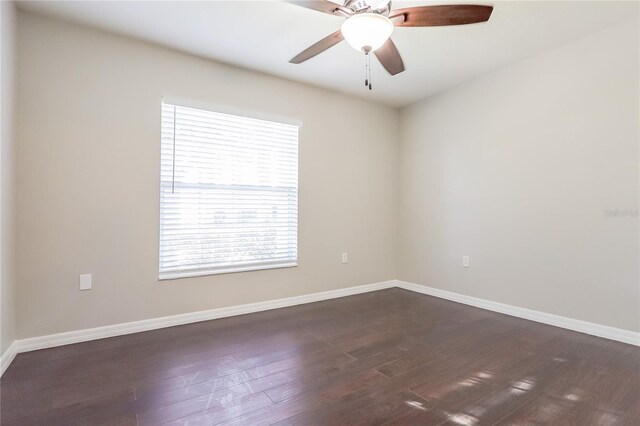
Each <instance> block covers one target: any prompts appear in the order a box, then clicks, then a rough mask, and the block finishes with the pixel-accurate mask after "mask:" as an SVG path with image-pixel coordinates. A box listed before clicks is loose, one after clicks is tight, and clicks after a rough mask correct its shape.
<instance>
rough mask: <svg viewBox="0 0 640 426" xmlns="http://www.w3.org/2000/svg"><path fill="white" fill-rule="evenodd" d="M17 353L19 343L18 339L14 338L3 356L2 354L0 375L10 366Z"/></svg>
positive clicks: (0, 357)
mask: <svg viewBox="0 0 640 426" xmlns="http://www.w3.org/2000/svg"><path fill="white" fill-rule="evenodd" d="M16 355H18V344H17V343H16V340H14V341H13V342H11V344H10V345H9V347H8V348H7V350H6V351H4V353H3V354H2V356H0V376H2V375H3V374H4V372H5V371H6V370H7V368H9V364H11V361H13V359H14V358H15V357H16Z"/></svg>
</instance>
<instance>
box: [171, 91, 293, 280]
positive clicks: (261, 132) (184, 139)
mask: <svg viewBox="0 0 640 426" xmlns="http://www.w3.org/2000/svg"><path fill="white" fill-rule="evenodd" d="M161 145H162V146H161V163H162V164H161V179H160V181H161V184H160V186H161V188H160V279H171V278H179V277H187V276H196V275H208V274H215V273H226V272H237V271H248V270H256V269H269V268H280V267H290V266H296V264H297V258H298V244H297V242H298V126H295V125H291V124H283V123H277V122H272V121H265V120H258V119H255V118H248V117H241V116H237V115H230V114H223V113H219V112H212V111H205V110H200V109H193V108H187V107H183V106H178V105H171V104H167V103H164V104H163V105H162V143H161Z"/></svg>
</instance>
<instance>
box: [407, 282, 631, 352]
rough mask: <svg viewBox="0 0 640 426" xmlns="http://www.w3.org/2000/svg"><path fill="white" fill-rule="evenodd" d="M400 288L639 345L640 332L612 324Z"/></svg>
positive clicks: (419, 288)
mask: <svg viewBox="0 0 640 426" xmlns="http://www.w3.org/2000/svg"><path fill="white" fill-rule="evenodd" d="M397 287H400V288H403V289H405V290H410V291H415V292H417V293H422V294H427V295H429V296H434V297H438V298H440V299H447V300H451V301H453V302H458V303H463V304H465V305H470V306H475V307H477V308H482V309H487V310H489V311H493V312H498V313H501V314H506V315H511V316H514V317H518V318H524V319H528V320H531V321H536V322H540V323H543V324H548V325H554V326H556V327H561V328H566V329H568V330H573V331H578V332H580V333H585V334H591V335H593V336H598V337H604V338H606V339H610V340H617V341H619V342H623V343H629V344H631V345H636V346H640V333H636V332H633V331H629V330H623V329H620V328H615V327H609V326H606V325H600V324H595V323H592V322H587V321H581V320H577V319H573V318H567V317H562V316H559V315H554V314H548V313H546V312H540V311H534V310H532V309H526V308H520V307H518V306H513V305H507V304H504V303H498V302H492V301H491V300H486V299H480V298H477V297H472V296H466V295H464V294H459V293H453V292H451V291H446V290H440V289H437V288H433V287H427V286H424V285H420V284H414V283H409V282H405V281H397Z"/></svg>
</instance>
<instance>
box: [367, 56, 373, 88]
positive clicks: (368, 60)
mask: <svg viewBox="0 0 640 426" xmlns="http://www.w3.org/2000/svg"><path fill="white" fill-rule="evenodd" d="M367 70H368V71H369V90H371V87H372V85H371V56H370V55H369V54H368V53H367Z"/></svg>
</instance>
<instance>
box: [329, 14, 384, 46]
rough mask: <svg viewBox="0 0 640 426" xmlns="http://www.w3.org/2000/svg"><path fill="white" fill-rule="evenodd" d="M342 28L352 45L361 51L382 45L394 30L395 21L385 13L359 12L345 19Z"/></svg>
mask: <svg viewBox="0 0 640 426" xmlns="http://www.w3.org/2000/svg"><path fill="white" fill-rule="evenodd" d="M340 30H341V32H342V35H343V36H344V38H345V40H347V42H348V43H349V44H350V45H351V47H353V48H354V49H356V50H357V51H359V52H361V51H363V50H367V49H366V48H370V50H376V49H377V48H379V47H380V46H382V45H383V44H384V43H385V42H386V41H387V40H388V39H389V37H390V36H391V33H392V32H393V23H392V22H391V21H390V20H389V18H387V17H386V16H384V15H380V14H377V13H359V14H357V15H353V16H351V17H349V18H348V19H347V20H346V21H344V22H343V23H342V28H341V29H340Z"/></svg>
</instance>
